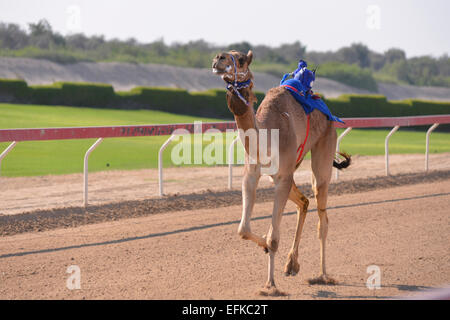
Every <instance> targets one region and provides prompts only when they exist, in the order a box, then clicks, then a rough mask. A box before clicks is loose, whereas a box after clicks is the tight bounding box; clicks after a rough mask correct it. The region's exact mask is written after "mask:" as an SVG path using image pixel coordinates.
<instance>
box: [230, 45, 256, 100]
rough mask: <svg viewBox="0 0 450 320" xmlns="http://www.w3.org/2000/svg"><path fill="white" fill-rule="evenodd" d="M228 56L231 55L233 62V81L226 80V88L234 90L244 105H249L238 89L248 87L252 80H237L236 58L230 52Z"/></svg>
mask: <svg viewBox="0 0 450 320" xmlns="http://www.w3.org/2000/svg"><path fill="white" fill-rule="evenodd" d="M230 56H231V60H233V64H234V81H233V82H227V83H228V85H227V90H229V91H232V92H234V93H235V94H236V95H237V96H238V98H239V99H241V101H242V102H244V103H245V105H246V106H250V105H249V103H248V101H247V100H246V99H245V98H244V96H243V95H242V94H241V93H240V92H239V90H240V89H244V88H248V87H250V84H251V83H252V80H251V79H248V80H246V81H242V82H239V81H237V79H238V78H237V74H238V72H237V66H236V60H235V59H234V57H233V55H232V54H231V55H230ZM247 72H248V71H247ZM247 72H245V74H246V73H247Z"/></svg>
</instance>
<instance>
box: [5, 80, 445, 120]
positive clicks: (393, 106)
mask: <svg viewBox="0 0 450 320" xmlns="http://www.w3.org/2000/svg"><path fill="white" fill-rule="evenodd" d="M0 94H6V95H8V96H9V97H11V96H12V97H14V101H13V102H17V103H31V104H44V105H68V106H85V107H97V108H117V109H152V110H162V111H167V112H171V113H181V114H189V115H195V116H203V117H214V118H222V119H232V115H231V113H230V111H229V110H228V107H227V105H226V99H225V94H226V91H225V90H216V89H213V90H207V91H202V92H188V91H186V90H184V89H172V88H148V87H136V88H134V89H132V90H130V91H126V92H115V91H114V89H113V87H112V86H111V85H107V84H97V83H73V82H56V83H54V84H52V85H39V86H28V85H27V83H26V82H25V81H23V80H4V79H0ZM256 96H257V98H258V102H259V103H260V102H261V101H262V100H263V99H264V94H263V93H261V92H256ZM324 99H325V102H326V103H327V105H328V106H329V107H330V109H331V111H332V112H333V113H334V114H335V115H337V116H339V117H342V118H347V117H382V116H383V117H399V116H411V115H427V114H450V102H434V101H423V100H412V99H408V100H402V101H387V100H386V97H384V96H381V95H341V96H340V97H339V98H336V99H326V98H324Z"/></svg>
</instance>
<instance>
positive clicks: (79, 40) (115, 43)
mask: <svg viewBox="0 0 450 320" xmlns="http://www.w3.org/2000/svg"><path fill="white" fill-rule="evenodd" d="M230 49H235V50H239V51H243V52H247V51H248V50H249V49H251V50H253V52H254V55H255V57H256V59H255V61H254V65H253V70H254V71H260V72H267V73H270V74H273V75H276V76H281V75H282V74H284V73H286V72H290V71H292V70H294V69H295V68H296V65H297V61H298V60H299V59H300V58H303V59H305V60H306V61H308V63H309V64H310V65H311V66H313V67H317V66H318V75H319V76H321V77H327V78H331V79H334V80H337V81H341V82H343V83H346V84H349V85H352V86H356V87H360V88H365V89H368V90H371V91H376V82H377V81H382V82H392V83H400V84H411V85H420V86H442V87H450V58H449V57H448V55H447V54H444V55H442V56H441V57H438V58H435V57H431V56H421V57H412V58H407V57H406V54H405V52H404V51H403V50H401V49H398V48H391V49H389V50H387V51H385V52H383V53H378V52H374V51H372V50H370V49H369V48H368V47H367V46H366V45H364V44H362V43H354V44H352V45H350V46H346V47H343V48H340V49H338V50H336V51H326V52H317V51H309V50H307V48H306V46H305V45H303V44H302V43H301V42H300V41H296V42H294V43H290V44H282V45H280V46H277V47H271V46H267V45H252V44H250V43H248V42H239V43H232V44H230V45H228V46H218V45H214V44H212V43H208V42H206V41H204V40H196V41H189V42H187V43H172V44H167V43H165V42H164V40H163V39H158V40H156V41H153V42H150V43H140V42H138V41H137V40H136V39H134V38H130V39H127V40H119V39H110V40H107V39H105V37H104V36H86V35H84V34H82V33H77V34H70V35H67V36H63V35H61V34H60V33H58V32H55V31H54V30H53V29H52V27H51V25H50V24H49V23H48V22H47V21H46V20H40V21H38V22H37V23H30V24H28V29H27V30H24V29H22V28H21V27H20V26H19V25H17V24H12V23H1V22H0V56H13V57H31V58H39V59H48V60H51V61H54V62H57V63H74V62H78V61H119V62H129V63H157V64H170V65H176V66H183V67H194V68H209V67H210V65H211V59H212V57H213V56H214V55H215V54H216V53H217V52H219V51H225V50H230Z"/></svg>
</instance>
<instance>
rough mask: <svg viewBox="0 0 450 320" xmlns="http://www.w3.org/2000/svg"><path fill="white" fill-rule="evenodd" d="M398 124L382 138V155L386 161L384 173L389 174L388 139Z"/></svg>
mask: <svg viewBox="0 0 450 320" xmlns="http://www.w3.org/2000/svg"><path fill="white" fill-rule="evenodd" d="M398 128H400V126H395V127H394V128H393V129H392V130H391V131H390V132H389V133H388V135H387V136H386V140H384V157H385V162H386V175H387V176H388V175H389V139H390V138H391V136H392V135H393V134H394V133H395V131H397V130H398Z"/></svg>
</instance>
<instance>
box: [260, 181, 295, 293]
mask: <svg viewBox="0 0 450 320" xmlns="http://www.w3.org/2000/svg"><path fill="white" fill-rule="evenodd" d="M274 182H275V201H274V203H273V211H272V225H271V226H270V229H269V232H268V234H267V239H266V242H267V248H268V249H269V265H268V279H267V282H266V285H265V287H264V288H263V289H262V290H261V291H260V293H261V294H263V295H273V296H278V295H285V293H283V292H281V291H279V290H278V289H277V288H276V285H275V277H274V271H275V253H276V251H277V250H278V245H279V243H280V224H281V218H282V216H283V210H284V207H285V206H286V201H287V199H288V197H289V191H290V189H291V185H292V174H291V175H289V176H287V177H281V178H280V177H277V178H276V179H275V181H274Z"/></svg>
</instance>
